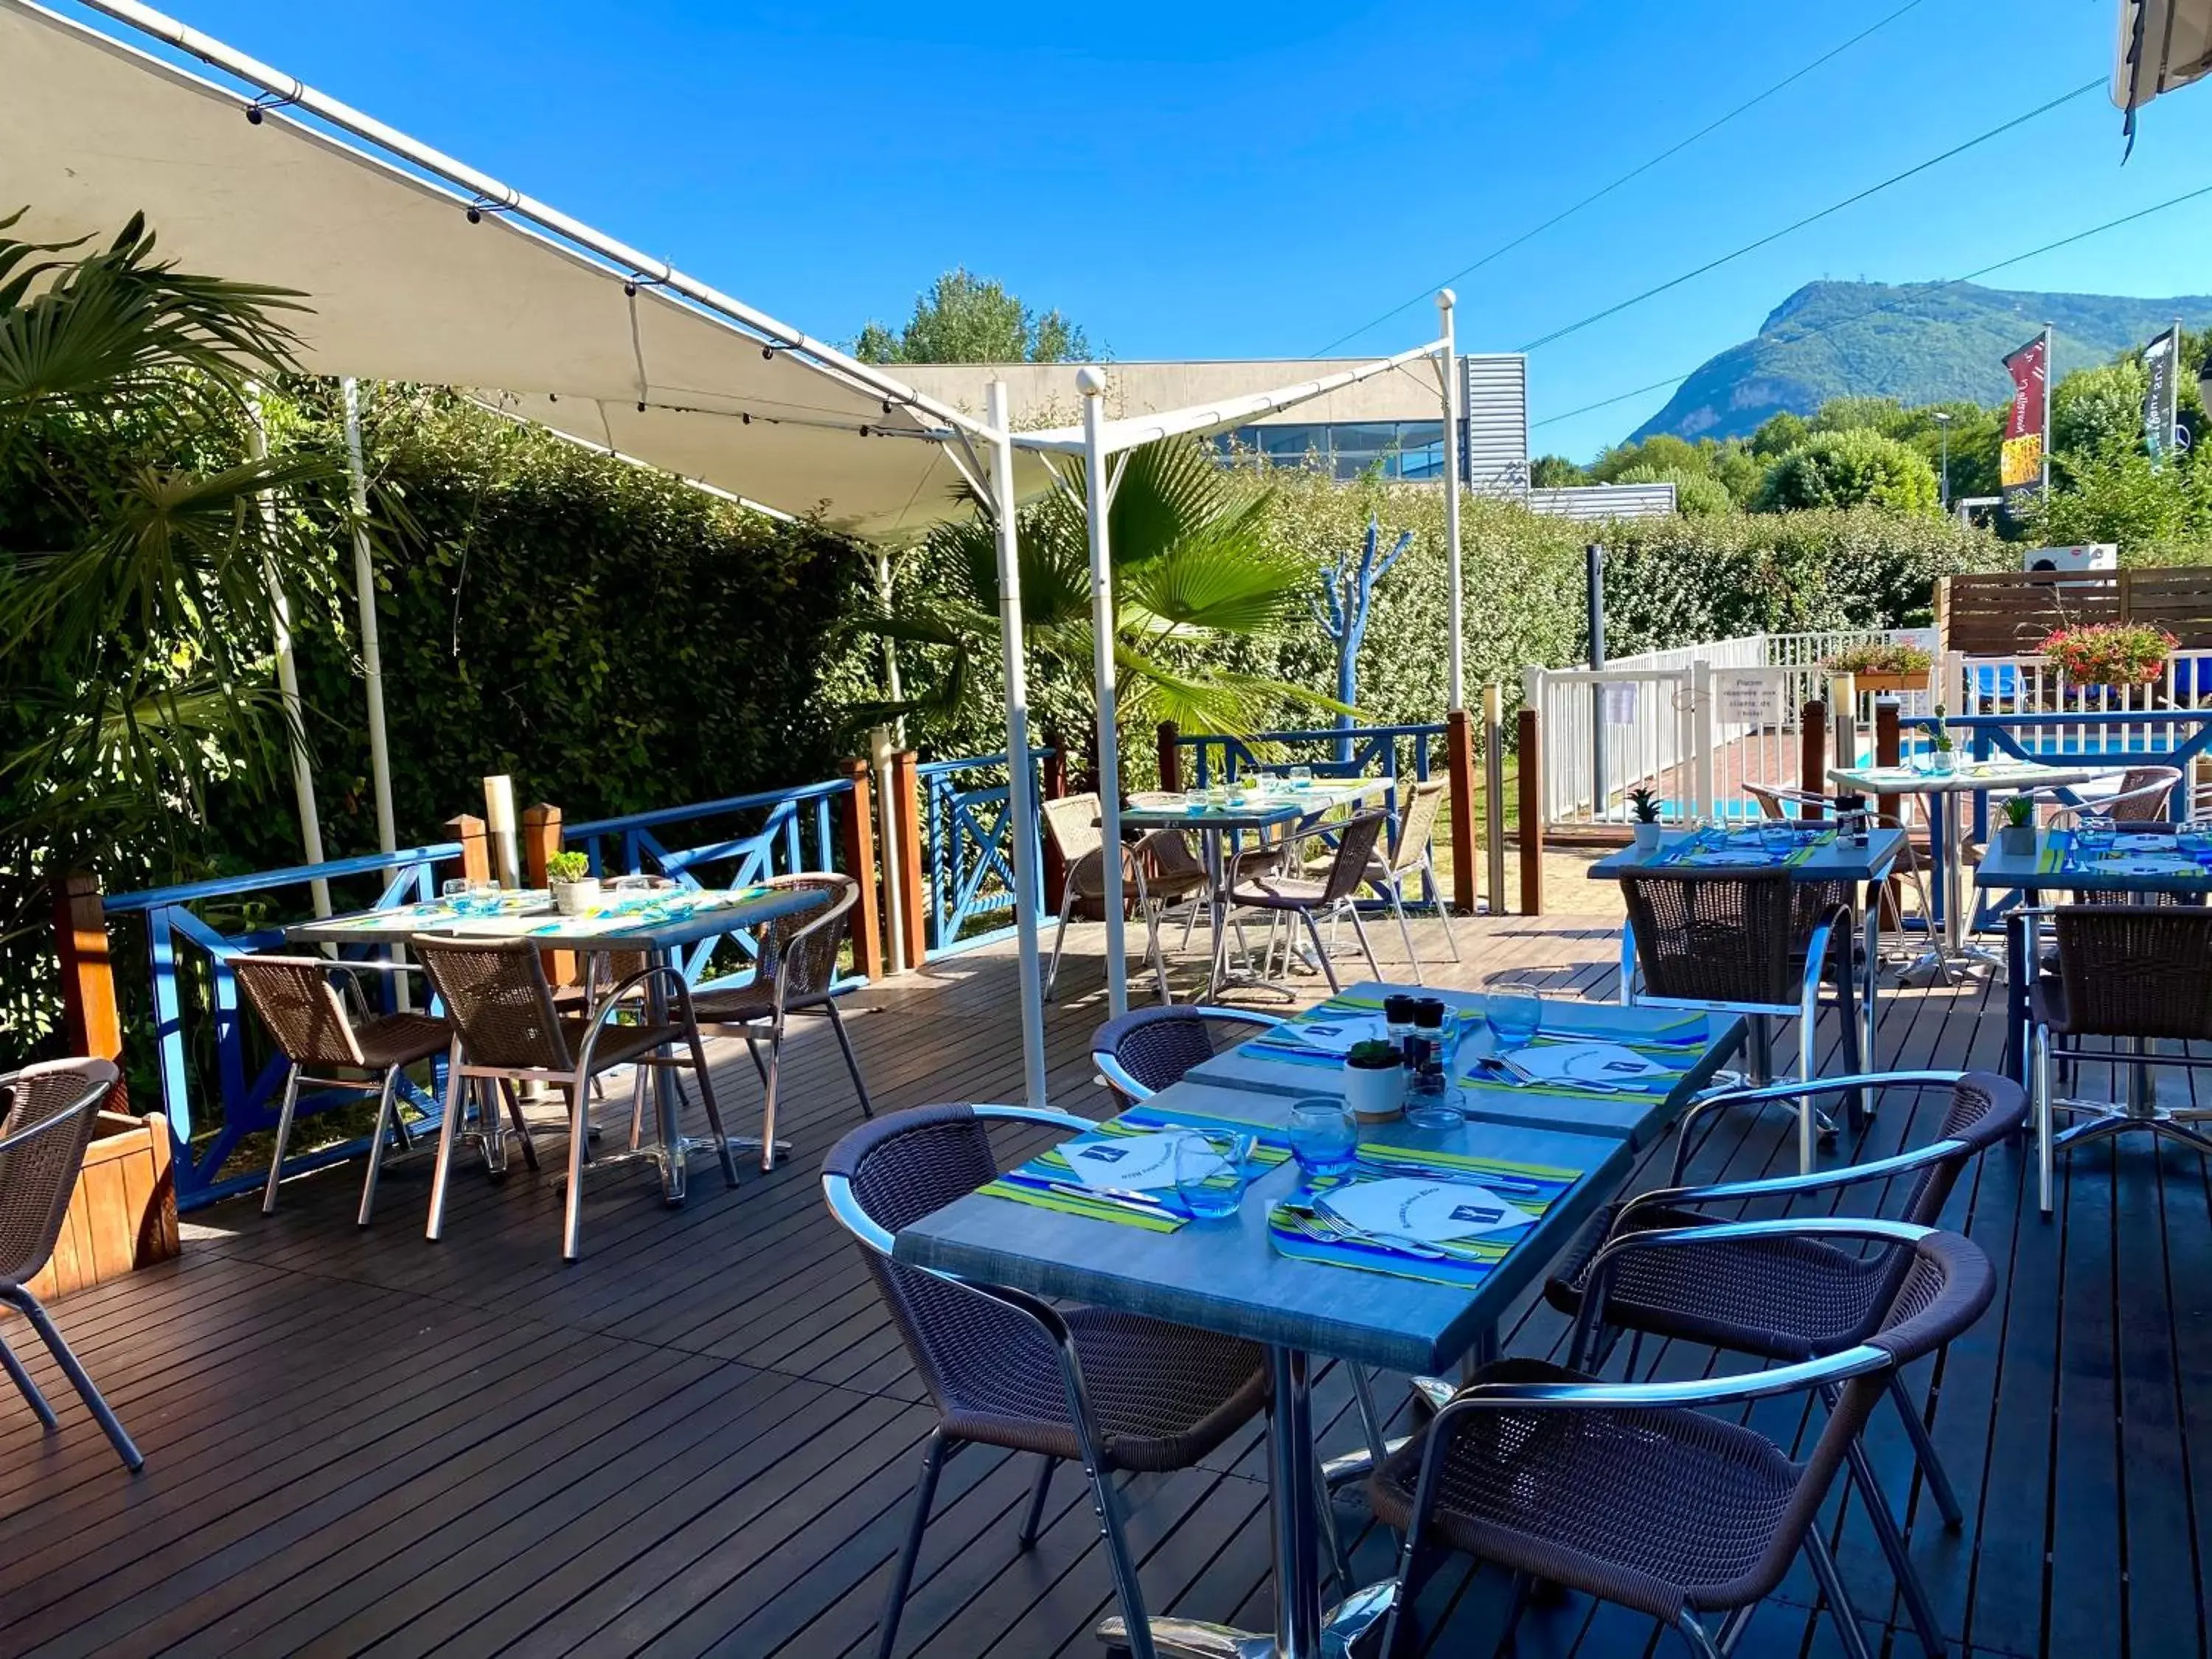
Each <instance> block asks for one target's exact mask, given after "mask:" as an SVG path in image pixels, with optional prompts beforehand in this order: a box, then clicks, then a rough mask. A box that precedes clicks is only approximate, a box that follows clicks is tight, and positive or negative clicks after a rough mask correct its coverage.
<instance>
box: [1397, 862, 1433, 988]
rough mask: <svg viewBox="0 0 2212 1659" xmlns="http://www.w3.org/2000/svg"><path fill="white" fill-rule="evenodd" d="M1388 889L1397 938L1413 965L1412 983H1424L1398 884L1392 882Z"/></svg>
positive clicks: (1418, 956) (1408, 960)
mask: <svg viewBox="0 0 2212 1659" xmlns="http://www.w3.org/2000/svg"><path fill="white" fill-rule="evenodd" d="M1389 895H1390V914H1391V915H1394V916H1395V917H1397V918H1398V938H1399V939H1401V941H1402V942H1403V943H1404V945H1405V946H1406V960H1407V962H1409V963H1412V964H1413V983H1414V984H1416V985H1425V984H1426V983H1427V982H1428V981H1425V980H1424V979H1423V978H1422V977H1421V957H1420V953H1419V951H1416V950H1414V949H1413V929H1412V928H1410V927H1407V925H1406V905H1405V902H1404V900H1402V899H1401V897H1400V896H1399V894H1398V884H1397V883H1396V882H1395V881H1394V882H1392V883H1391V884H1390V885H1389Z"/></svg>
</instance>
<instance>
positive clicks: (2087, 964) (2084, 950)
mask: <svg viewBox="0 0 2212 1659" xmlns="http://www.w3.org/2000/svg"><path fill="white" fill-rule="evenodd" d="M2047 914H2048V915H2049V918H2050V921H2051V931H2052V933H2053V934H2054V935H2055V936H2056V939H2057V947H2058V950H2057V961H2058V971H2057V973H2055V974H2051V973H2041V974H2039V975H2038V976H2037V978H2036V981H2035V983H2034V985H2033V987H2030V990H2029V993H2028V1011H2029V1021H2030V1028H2031V1030H2032V1033H2033V1036H2032V1042H2033V1046H2034V1065H2033V1097H2034V1103H2035V1146H2036V1160H2035V1161H2036V1191H2037V1196H2038V1199H2039V1202H2040V1204H2041V1206H2042V1209H2043V1213H2044V1214H2045V1215H2049V1214H2050V1213H2051V1166H2052V1164H2053V1161H2054V1159H2055V1158H2056V1157H2057V1154H2058V1153H2059V1152H2067V1151H2070V1150H2071V1149H2072V1148H2074V1147H2075V1146H2080V1145H2081V1143H2082V1142H2084V1141H2087V1140H2094V1139H2100V1138H2101V1137H2103V1136H2106V1135H2112V1134H2119V1133H2124V1132H2125V1131H2127V1130H2130V1129H2142V1130H2145V1131H2148V1133H2152V1134H2154V1135H2159V1136H2161V1137H2163V1138H2165V1139H2169V1140H2176V1141H2179V1142H2180V1143H2181V1144H2182V1145H2183V1146H2187V1147H2189V1148H2190V1149H2191V1151H2193V1152H2203V1153H2212V1135H2208V1134H2206V1133H2205V1132H2204V1131H2203V1130H2201V1129H2199V1128H2197V1127H2196V1125H2197V1124H2198V1123H2201V1122H2203V1121H2204V1120H2206V1119H2207V1118H2212V1108H2201V1107H2167V1106H2160V1105H2159V1104H2158V1103H2157V1102H2156V1101H2155V1099H2144V1100H2142V1101H2140V1102H2131V1103H2110V1102H2106V1101H2093V1100H2058V1099H2056V1098H2054V1093H2055V1091H2054V1090H2053V1088H2052V1086H2051V1085H2052V1077H2051V1072H2052V1067H2053V1066H2054V1064H2056V1063H2057V1062H2059V1061H2062V1060H2070V1061H2072V1062H2074V1063H2075V1064H2076V1065H2079V1064H2080V1063H2081V1061H2083V1060H2100V1061H2106V1062H2109V1063H2110V1064H2112V1066H2115V1067H2117V1068H2118V1069H2119V1071H2120V1073H2127V1072H2130V1071H2131V1070H2132V1068H2133V1067H2135V1066H2180V1067H2184V1068H2185V1069H2197V1068H2202V1067H2207V1066H2212V1059H2206V1058H2201V1057H2198V1056H2195V1055H2191V1054H2189V1053H2188V1052H2187V1051H2186V1050H2184V1051H2183V1052H2181V1053H2179V1054H2173V1053H2160V1052H2157V1051H2155V1050H2154V1049H2152V1048H2151V1047H2150V1045H2151V1044H2152V1043H2153V1042H2156V1041H2158V1040H2159V1039H2160V1038H2163V1039H2166V1040H2167V1041H2169V1042H2182V1043H2196V1042H2212V909H2206V908H2202V907H2181V906H2173V905H2153V904H2063V905H2059V906H2057V908H2054V909H2052V910H2051V911H2049V912H2048V913H2047ZM2090 1039H2096V1040H2099V1041H2100V1042H2109V1043H2112V1044H2114V1045H2115V1046H2114V1047H2113V1048H2088V1047H2087V1046H2085V1045H2086V1042H2087V1041H2088V1040H2090ZM2119 1042H2128V1043H2129V1044H2130V1048H2128V1049H2127V1050H2125V1051H2121V1050H2119V1049H2118V1048H2117V1044H2118V1043H2119ZM2123 1092H2127V1091H2126V1090H2123ZM2062 1111H2063V1112H2066V1113H2069V1114H2070V1115H2074V1116H2076V1117H2079V1118H2081V1120H2082V1121H2080V1122H2077V1123H2075V1124H2073V1125H2072V1126H2070V1127H2069V1128H2068V1129H2067V1130H2066V1132H2065V1133H2063V1134H2057V1133H2054V1132H2053V1127H2052V1124H2053V1120H2054V1118H2055V1116H2056V1115H2057V1113H2059V1112H2062Z"/></svg>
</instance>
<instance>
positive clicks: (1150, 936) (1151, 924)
mask: <svg viewBox="0 0 2212 1659" xmlns="http://www.w3.org/2000/svg"><path fill="white" fill-rule="evenodd" d="M1145 933H1146V939H1147V941H1148V942H1149V944H1150V945H1151V949H1152V972H1153V973H1155V974H1157V975H1158V976H1159V981H1160V1006H1162V1007H1165V1006H1167V1005H1169V1004H1170V1003H1171V1002H1173V1001H1174V1000H1175V997H1174V995H1173V994H1171V993H1170V991H1169V990H1168V960H1167V957H1164V955H1162V954H1161V952H1160V907H1159V906H1158V905H1148V906H1146V910H1145Z"/></svg>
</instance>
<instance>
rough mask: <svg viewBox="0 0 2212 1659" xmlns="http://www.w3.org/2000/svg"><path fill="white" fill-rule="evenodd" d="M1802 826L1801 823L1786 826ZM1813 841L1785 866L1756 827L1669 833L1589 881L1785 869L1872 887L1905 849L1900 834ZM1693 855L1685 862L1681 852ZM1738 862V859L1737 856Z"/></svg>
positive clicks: (1597, 867)
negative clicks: (1652, 848) (1649, 873)
mask: <svg viewBox="0 0 2212 1659" xmlns="http://www.w3.org/2000/svg"><path fill="white" fill-rule="evenodd" d="M1790 822H1791V823H1802V822H1803V820H1802V819H1792V820H1790ZM1813 833H1814V836H1817V837H1818V838H1817V839H1814V842H1813V845H1812V847H1811V848H1809V849H1808V848H1803V847H1800V848H1798V849H1797V851H1798V852H1801V853H1803V854H1804V856H1803V857H1802V858H1795V859H1794V860H1793V861H1790V862H1788V863H1787V864H1786V866H1785V863H1784V859H1785V856H1787V855H1782V854H1772V853H1769V852H1768V851H1767V850H1766V849H1765V848H1764V847H1763V846H1762V845H1761V843H1760V841H1759V835H1758V832H1757V829H1756V826H1755V825H1753V826H1747V827H1744V828H1741V829H1728V830H1721V829H1712V828H1709V829H1667V830H1662V832H1661V834H1660V836H1659V847H1658V850H1657V851H1656V852H1651V853H1642V852H1638V850H1637V849H1636V848H1633V847H1624V848H1621V849H1620V851H1619V852H1618V853H1611V854H1607V855H1606V856H1605V857H1604V858H1601V859H1600V860H1598V861H1597V862H1596V863H1595V864H1593V865H1592V866H1590V867H1589V870H1588V872H1586V873H1587V874H1588V875H1589V878H1590V879H1591V880H1592V881H1613V880H1616V879H1618V878H1620V876H1622V875H1623V874H1626V873H1628V872H1637V871H1644V870H1686V871H1687V870H1697V869H1701V868H1702V869H1750V870H1760V869H1776V868H1782V867H1787V868H1788V870H1789V872H1790V879H1791V880H1793V881H1875V880H1878V879H1880V878H1881V877H1884V876H1887V874H1888V873H1889V866H1891V865H1892V864H1893V863H1895V862H1896V860H1897V855H1898V852H1899V849H1900V848H1902V847H1903V846H1904V845H1905V832H1904V831H1903V830H1902V829H1869V830H1868V831H1867V838H1866V840H1865V841H1864V842H1857V841H1853V840H1852V839H1850V837H1849V836H1842V835H1838V834H1836V833H1835V832H1834V831H1833V830H1817V831H1814V832H1813ZM1693 842H1694V843H1695V846H1694V849H1693V851H1692V852H1691V853H1690V854H1688V855H1687V856H1685V854H1684V850H1683V849H1684V848H1690V847H1692V843H1693ZM1738 854H1741V856H1738Z"/></svg>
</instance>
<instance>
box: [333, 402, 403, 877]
mask: <svg viewBox="0 0 2212 1659" xmlns="http://www.w3.org/2000/svg"><path fill="white" fill-rule="evenodd" d="M338 384H339V385H340V386H341V387H342V388H343V391H344V392H345V435H346V470H347V471H348V472H349V474H350V475H351V480H352V484H353V515H354V524H353V586H354V598H355V600H356V604H357V605H358V606H359V608H360V611H361V672H362V678H363V679H365V680H366V681H368V775H369V784H370V787H371V789H372V790H373V791H374V793H375V796H376V844H377V846H378V848H380V850H382V851H384V852H386V853H392V852H397V851H398V848H399V832H398V828H397V827H396V826H395V824H394V823H393V821H392V753H391V750H390V749H389V748H388V747H387V746H386V741H385V736H384V658H383V655H382V653H380V650H379V647H378V646H377V642H376V565H375V562H374V560H373V559H372V558H371V557H370V556H369V548H368V470H367V469H366V468H365V467H364V466H363V465H362V459H361V394H360V392H359V390H358V388H357V385H356V381H355V380H354V378H353V376H352V375H350V374H349V375H347V376H346V377H345V379H344V380H341V381H340V382H339V383H338Z"/></svg>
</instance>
